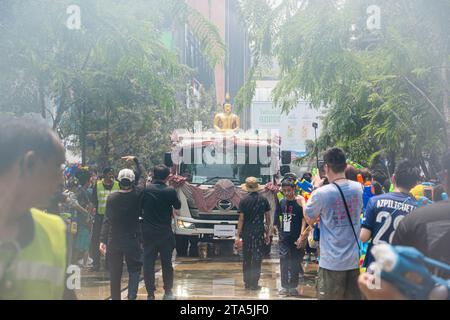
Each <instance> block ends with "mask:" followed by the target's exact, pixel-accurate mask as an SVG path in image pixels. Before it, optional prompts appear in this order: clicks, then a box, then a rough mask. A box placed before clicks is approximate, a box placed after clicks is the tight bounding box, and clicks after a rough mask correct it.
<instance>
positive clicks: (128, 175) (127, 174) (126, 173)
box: [117, 169, 135, 182]
mask: <svg viewBox="0 0 450 320" xmlns="http://www.w3.org/2000/svg"><path fill="white" fill-rule="evenodd" d="M124 179H127V180H129V181H130V182H133V181H134V179H135V176H134V172H133V170H131V169H122V170H120V172H119V176H118V177H117V180H119V181H122V180H124Z"/></svg>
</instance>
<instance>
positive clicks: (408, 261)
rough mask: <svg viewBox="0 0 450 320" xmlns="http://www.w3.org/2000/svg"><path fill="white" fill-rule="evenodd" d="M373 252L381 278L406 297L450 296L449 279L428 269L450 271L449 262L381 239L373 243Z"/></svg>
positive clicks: (446, 297)
mask: <svg viewBox="0 0 450 320" xmlns="http://www.w3.org/2000/svg"><path fill="white" fill-rule="evenodd" d="M371 252H372V254H373V256H374V258H375V262H374V264H375V265H376V266H375V269H376V268H377V267H378V268H379V270H381V278H382V279H384V280H386V281H388V282H390V283H392V284H393V285H394V286H395V287H397V288H398V289H399V290H400V291H401V292H402V293H403V294H404V295H405V296H406V297H407V298H409V299H419V300H425V299H440V300H450V280H445V279H443V278H440V277H438V276H436V275H434V274H432V273H431V272H430V269H429V268H433V270H438V271H441V272H443V273H445V274H450V265H447V264H445V263H442V262H440V261H437V260H433V259H430V258H428V257H425V256H424V255H423V254H422V253H420V252H419V251H418V250H416V249H415V248H412V247H402V246H396V247H393V246H391V245H389V244H387V243H382V244H378V245H376V246H374V247H373V248H372V250H371ZM371 268H373V266H372V267H371Z"/></svg>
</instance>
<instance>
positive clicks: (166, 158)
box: [164, 152, 173, 168]
mask: <svg viewBox="0 0 450 320" xmlns="http://www.w3.org/2000/svg"><path fill="white" fill-rule="evenodd" d="M164 165H165V166H166V167H169V168H172V167H173V161H172V153H171V152H166V153H164Z"/></svg>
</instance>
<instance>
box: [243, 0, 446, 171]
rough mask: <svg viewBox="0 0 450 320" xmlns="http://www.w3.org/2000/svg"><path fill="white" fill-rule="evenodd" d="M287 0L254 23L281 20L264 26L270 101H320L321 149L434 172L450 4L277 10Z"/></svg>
mask: <svg viewBox="0 0 450 320" xmlns="http://www.w3.org/2000/svg"><path fill="white" fill-rule="evenodd" d="M243 2H244V3H247V2H248V3H253V2H254V1H251V0H249V1H243ZM289 3H290V1H282V3H281V4H280V5H279V6H278V7H276V8H272V10H271V12H272V13H267V14H266V16H268V17H269V18H268V19H267V22H265V23H263V25H262V26H260V25H258V24H257V23H253V26H255V28H256V29H258V30H263V29H264V28H265V27H267V26H270V25H271V24H272V21H282V22H281V24H280V23H276V24H275V26H276V27H275V28H272V30H273V31H272V32H271V34H272V39H275V41H272V42H271V52H272V56H273V57H274V58H275V59H276V60H277V62H278V64H279V66H280V81H279V84H278V85H277V87H276V89H275V92H274V100H275V103H277V104H279V105H280V106H282V108H283V110H285V111H287V110H289V109H290V108H292V107H293V106H295V105H296V104H297V101H298V100H299V99H300V98H307V99H309V100H310V101H312V104H313V106H315V107H316V108H319V107H321V106H322V107H325V109H326V115H325V119H324V127H325V130H323V134H322V137H321V139H320V142H319V144H320V147H321V149H322V150H323V149H324V148H325V147H327V146H331V145H338V146H341V147H343V148H344V149H346V150H347V151H348V152H349V154H350V156H351V157H352V158H353V159H354V160H356V161H359V162H363V163H365V164H366V165H369V164H371V162H374V161H378V160H380V158H383V157H385V158H386V157H387V158H388V159H389V163H390V164H391V169H392V166H393V165H394V164H395V160H396V159H397V158H401V157H408V158H412V159H415V160H417V161H418V162H419V163H420V164H421V166H422V168H423V170H424V172H425V173H426V174H428V173H429V172H428V171H429V169H430V167H431V169H432V170H433V169H434V167H436V164H435V162H436V161H435V159H436V158H437V155H438V154H439V153H441V152H442V150H443V149H445V148H446V147H448V141H449V125H450V121H449V120H450V119H449V118H448V113H449V111H450V110H449V105H448V103H449V96H448V91H449V89H448V88H449V86H448V80H447V79H448V73H449V68H448V62H449V52H450V51H449V50H450V46H449V44H450V37H449V33H448V30H449V29H450V21H449V19H448V16H449V15H450V3H449V2H448V1H435V2H433V4H432V5H430V3H429V2H428V1H423V0H413V1H385V0H378V1H366V0H347V1H332V0H324V1H321V0H310V1H299V2H298V3H299V5H298V6H297V7H295V8H291V9H290V10H289V13H288V14H286V12H285V11H283V10H279V8H281V6H282V5H283V4H284V5H285V6H286V5H287V4H289ZM371 5H376V6H378V7H379V8H380V13H381V15H380V17H381V20H380V28H379V29H377V28H375V29H372V30H368V29H367V27H366V21H367V19H368V18H370V14H368V13H367V8H369V6H371ZM276 12H278V14H275V15H273V13H276ZM244 15H245V13H244ZM247 16H248V15H247ZM250 16H251V13H250ZM247 21H250V23H251V22H252V20H251V19H250V20H247ZM261 52H263V50H261V49H258V47H257V54H256V57H258V55H260V54H261ZM256 62H257V61H256ZM250 95H251V92H250ZM247 101H248V100H247ZM427 162H428V164H429V166H427ZM391 172H392V171H391Z"/></svg>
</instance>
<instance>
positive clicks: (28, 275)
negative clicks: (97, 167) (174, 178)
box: [0, 119, 450, 300]
mask: <svg viewBox="0 0 450 320" xmlns="http://www.w3.org/2000/svg"><path fill="white" fill-rule="evenodd" d="M0 149H1V150H4V152H3V151H2V153H1V155H0V177H1V179H0V204H1V205H0V266H1V268H0V270H1V273H0V298H2V299H61V298H65V299H72V298H75V295H74V292H73V290H71V289H70V288H68V287H67V286H65V285H64V284H65V281H64V280H65V278H66V277H67V273H66V269H67V266H68V265H69V264H73V263H76V264H79V265H80V266H82V267H90V268H91V269H92V271H99V270H101V267H102V263H101V261H102V259H101V257H102V256H105V257H106V260H105V263H104V264H103V267H104V268H106V269H108V271H109V275H110V284H111V286H110V288H111V298H112V299H114V300H116V299H117V300H119V299H121V278H122V272H123V261H124V260H125V262H126V264H127V271H128V273H129V277H128V280H129V285H128V299H130V300H132V299H136V298H137V292H138V283H139V280H140V274H141V271H142V269H143V274H144V281H145V286H146V289H147V298H148V299H149V300H153V299H155V290H156V286H155V262H156V259H157V258H158V255H159V256H160V259H161V266H162V274H163V283H164V291H165V294H164V299H175V296H174V294H173V292H172V288H173V282H174V273H173V267H172V256H173V252H174V249H175V236H174V234H173V231H172V219H173V218H174V217H175V216H176V215H178V214H179V211H178V210H179V209H180V208H181V202H180V200H179V198H178V195H177V191H176V190H175V189H174V188H172V187H170V186H168V179H169V176H170V170H169V168H167V167H166V166H164V165H157V166H155V167H154V168H153V169H152V171H151V176H152V180H151V181H150V182H149V181H148V179H147V174H146V172H145V169H144V168H143V167H142V165H141V164H140V162H139V160H138V159H137V158H136V157H134V156H125V157H123V158H122V159H123V160H124V162H129V163H133V164H134V167H135V168H134V170H132V169H129V168H124V169H122V170H120V171H119V172H118V175H117V179H116V175H115V172H114V170H113V169H112V168H105V169H103V171H102V175H101V178H97V176H96V174H95V173H93V172H91V171H90V170H88V169H87V168H82V167H79V166H78V167H77V169H76V170H75V169H74V170H73V171H70V174H68V175H66V179H65V181H64V180H63V174H62V173H63V172H62V170H61V165H62V164H63V163H64V161H65V160H64V154H65V150H64V148H63V146H62V144H61V142H60V141H59V139H58V137H57V136H56V135H55V134H54V133H53V132H52V131H51V130H50V129H49V128H47V127H46V126H44V125H41V124H38V123H32V122H29V121H26V120H23V119H22V120H20V119H19V120H18V119H11V120H8V121H3V122H1V123H0ZM323 163H324V165H323V167H321V168H318V170H315V172H313V173H306V174H304V175H303V176H302V178H301V179H298V178H297V176H296V175H295V174H293V173H290V174H287V175H285V176H284V178H283V179H282V180H281V183H280V192H279V193H278V194H277V196H276V198H277V201H276V203H277V205H276V208H275V210H274V208H271V206H270V204H269V201H268V200H267V198H265V197H264V196H262V194H261V193H259V191H260V190H261V188H262V186H260V185H259V184H258V180H257V179H256V178H255V177H248V178H247V179H246V181H245V183H244V184H243V185H242V189H243V190H244V191H246V192H248V195H246V196H245V197H244V198H243V199H242V200H241V201H240V205H239V213H240V216H239V222H238V228H237V234H236V241H235V245H236V247H242V249H243V278H244V283H245V288H246V289H248V290H259V289H260V286H259V279H260V274H261V264H262V260H263V258H264V246H266V245H267V244H268V243H270V242H271V239H272V237H273V236H274V235H278V239H279V241H278V244H279V259H280V276H281V288H280V291H279V294H280V295H281V296H299V293H298V290H297V288H298V285H299V280H300V279H301V277H302V276H303V274H304V271H303V268H302V261H303V260H304V256H305V254H306V256H311V254H314V255H315V256H317V257H318V264H319V272H318V281H317V293H318V298H319V299H352V300H357V299H361V298H363V297H365V298H369V299H376V298H382V299H383V298H384V299H401V298H407V297H408V295H407V293H405V292H403V291H401V290H399V288H397V287H396V286H395V283H394V284H393V283H389V282H387V281H382V285H381V288H375V287H374V286H373V284H374V282H375V281H376V280H377V279H376V273H375V270H374V268H373V262H374V260H375V257H374V256H373V255H372V250H371V249H372V248H373V247H374V246H377V245H378V244H380V243H389V244H392V245H398V246H407V247H413V248H416V249H417V250H419V251H420V252H421V253H422V254H423V255H425V256H426V257H429V258H431V259H435V260H436V261H439V262H441V263H443V264H447V265H448V264H450V250H448V245H449V244H450V215H449V212H450V204H449V202H448V201H439V202H437V203H434V204H428V205H425V206H424V205H422V204H423V201H421V200H423V199H422V198H423V196H424V195H423V194H424V193H423V192H419V194H416V195H415V194H414V193H415V192H416V191H417V189H420V188H418V187H417V186H420V185H422V181H421V177H420V171H419V169H418V168H417V167H416V166H415V164H414V163H413V162H411V161H409V160H404V161H400V162H398V164H397V166H396V168H395V172H394V173H393V175H392V177H391V179H389V181H388V183H386V181H376V180H374V177H373V176H372V175H371V173H370V171H369V170H367V169H363V168H355V167H354V166H352V165H349V164H348V163H349V161H348V159H347V158H346V155H345V153H344V151H343V150H341V149H339V148H331V149H329V150H327V151H326V152H325V153H324V156H323ZM124 167H125V163H124ZM449 173H450V152H449V153H447V154H446V155H445V156H444V158H443V161H442V171H441V173H440V179H441V186H442V190H441V191H442V192H439V193H440V195H437V196H436V197H434V198H433V199H432V200H434V201H436V200H445V199H446V192H448V191H449V190H450V179H449ZM61 185H64V189H59V192H57V193H56V194H57V196H55V190H58V188H60V186H61ZM430 200H431V199H430ZM429 202H431V201H429ZM418 207H420V208H418ZM46 211H47V212H48V213H53V214H60V215H61V216H63V217H65V218H66V220H67V221H68V224H67V226H65V225H64V223H63V221H62V220H61V219H59V218H58V217H56V216H55V215H52V214H48V213H46ZM68 213H70V215H69V214H68ZM361 257H362V259H361ZM90 258H92V259H90ZM90 260H92V261H90ZM90 262H92V263H90ZM18 265H20V266H21V267H20V268H18V267H17V266H18ZM430 272H433V271H432V270H430ZM438 275H439V276H440V277H443V278H444V279H448V278H449V276H450V274H449V273H446V272H442V271H441V272H440V273H439V274H438ZM447 298H448V293H447Z"/></svg>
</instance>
